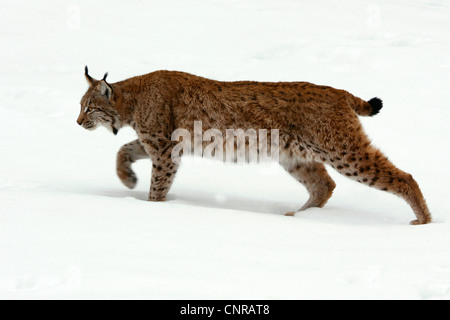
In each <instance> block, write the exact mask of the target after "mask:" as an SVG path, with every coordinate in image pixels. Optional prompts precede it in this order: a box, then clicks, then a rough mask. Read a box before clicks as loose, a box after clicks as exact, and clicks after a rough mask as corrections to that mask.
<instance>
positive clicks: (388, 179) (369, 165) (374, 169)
mask: <svg viewBox="0 0 450 320" xmlns="http://www.w3.org/2000/svg"><path fill="white" fill-rule="evenodd" d="M331 160H332V161H333V163H330V164H331V165H332V166H333V167H334V168H335V169H336V170H338V171H339V172H340V173H341V174H343V175H345V176H347V177H349V178H351V179H353V180H356V181H358V182H359V183H363V184H365V185H367V186H369V187H373V188H377V189H379V190H382V191H387V192H390V193H393V194H395V195H397V196H400V197H401V198H403V199H404V200H405V201H406V202H407V203H408V204H409V205H410V206H411V208H412V210H413V211H414V213H415V215H416V218H417V219H416V220H414V221H412V222H411V224H413V225H418V224H427V223H431V221H432V217H431V214H430V211H429V210H428V206H427V204H426V201H425V199H424V197H423V195H422V192H421V191H420V188H419V185H418V184H417V182H416V181H415V180H414V179H413V177H412V176H411V175H410V174H408V173H406V172H403V171H402V170H400V169H398V168H397V167H395V166H394V165H393V164H392V163H391V162H390V161H389V160H388V159H387V158H386V157H385V156H384V155H383V154H382V153H381V152H380V151H379V150H378V149H376V148H375V147H373V146H371V145H370V143H369V142H368V141H366V142H365V143H364V144H359V145H355V146H353V147H352V148H350V149H347V150H342V152H341V153H340V154H339V156H336V157H334V158H332V159H331Z"/></svg>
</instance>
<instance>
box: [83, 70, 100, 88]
mask: <svg viewBox="0 0 450 320" xmlns="http://www.w3.org/2000/svg"><path fill="white" fill-rule="evenodd" d="M84 76H85V77H86V80H87V82H88V83H89V85H90V86H92V85H93V84H94V83H96V82H97V80H95V79H94V78H92V77H91V76H90V75H89V70H88V67H87V66H86V67H84Z"/></svg>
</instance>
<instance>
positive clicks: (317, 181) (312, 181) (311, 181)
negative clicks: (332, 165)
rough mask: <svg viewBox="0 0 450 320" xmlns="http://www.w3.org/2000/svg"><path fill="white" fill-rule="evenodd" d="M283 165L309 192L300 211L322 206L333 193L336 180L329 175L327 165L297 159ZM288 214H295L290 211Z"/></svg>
mask: <svg viewBox="0 0 450 320" xmlns="http://www.w3.org/2000/svg"><path fill="white" fill-rule="evenodd" d="M283 167H284V168H285V169H286V170H287V171H288V172H289V173H290V174H291V176H292V177H293V178H294V179H296V180H297V181H299V182H300V183H301V184H303V185H304V186H305V187H306V189H307V190H308V192H309V200H308V201H307V202H306V203H305V205H304V206H303V207H302V208H300V210H299V211H304V210H306V209H309V208H314V207H317V208H322V207H324V206H325V204H326V203H327V202H328V200H329V199H330V198H331V196H332V195H333V190H334V188H335V187H336V184H335V182H334V181H333V179H331V177H330V176H329V175H328V173H327V170H326V168H325V166H324V165H323V164H322V163H319V162H315V161H295V162H292V163H290V164H288V165H283ZM286 215H287V216H293V215H295V212H288V213H287V214H286Z"/></svg>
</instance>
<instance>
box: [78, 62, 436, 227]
mask: <svg viewBox="0 0 450 320" xmlns="http://www.w3.org/2000/svg"><path fill="white" fill-rule="evenodd" d="M85 76H86V79H87V81H88V83H89V85H90V87H89V89H88V91H87V92H86V94H85V95H84V97H83V98H82V100H81V113H80V116H79V117H78V120H77V122H78V124H79V125H81V126H83V127H84V128H85V129H94V128H96V127H97V126H98V125H104V126H106V127H108V128H109V129H111V131H112V132H113V133H114V134H117V132H118V131H119V130H120V128H122V127H123V126H127V125H128V126H131V127H132V128H133V129H134V130H135V131H136V133H137V135H138V139H137V140H135V141H133V142H130V143H128V144H126V145H124V146H123V147H122V148H121V149H120V151H119V153H118V155H117V173H118V175H119V178H120V179H121V181H122V182H123V183H124V184H125V185H126V186H127V187H128V188H134V187H135V186H136V182H137V178H136V175H135V174H134V172H133V170H132V169H131V165H132V163H134V162H135V161H137V160H139V159H144V158H150V159H151V160H152V163H153V170H152V178H151V187H150V194H149V200H150V201H164V200H165V199H166V195H167V193H168V192H169V189H170V187H171V185H172V182H173V180H174V178H175V174H176V172H177V169H178V164H175V163H174V162H173V161H172V159H171V153H172V150H173V148H174V146H175V145H176V144H177V142H175V141H172V139H171V135H172V132H174V130H175V129H177V128H184V129H187V130H189V131H190V132H191V133H193V129H194V121H202V124H203V130H208V129H210V128H215V129H218V130H220V131H221V132H225V130H226V129H243V130H248V129H268V130H269V131H270V130H271V129H272V130H274V129H278V130H279V145H280V150H279V152H280V164H281V165H282V166H283V167H284V168H285V169H286V170H287V171H288V172H289V173H290V174H291V175H292V176H293V177H294V178H295V179H296V180H297V181H299V182H300V183H302V184H303V185H305V187H306V188H307V190H308V191H309V194H310V198H309V200H308V201H307V202H306V204H305V205H304V206H303V207H302V208H301V209H300V210H306V209H308V208H311V207H323V206H324V205H325V204H326V202H327V201H328V199H329V198H330V197H331V195H332V193H333V190H334V188H335V186H336V185H335V183H334V181H333V180H332V179H331V178H330V176H329V175H328V174H327V171H326V169H325V165H324V164H327V165H329V166H331V167H333V168H334V169H336V170H337V171H338V172H340V173H341V174H343V175H345V176H347V177H348V178H350V179H353V180H355V181H357V182H359V183H362V184H365V185H367V186H370V187H374V188H377V189H379V190H383V191H388V192H391V193H393V194H396V195H398V196H400V197H402V198H403V199H405V201H406V202H407V203H408V204H409V205H410V206H411V207H412V209H413V211H414V213H415V215H416V217H417V219H416V220H414V221H412V222H411V223H412V224H415V225H417V224H427V223H430V222H431V220H432V218H431V214H430V212H429V210H428V207H427V204H426V202H425V199H424V197H423V195H422V193H421V191H420V189H419V186H418V184H417V183H416V181H415V180H414V179H413V177H412V176H411V175H410V174H408V173H405V172H403V171H401V170H400V169H398V168H396V167H395V166H394V165H393V164H392V163H391V162H390V161H389V160H388V159H387V158H386V157H385V156H384V155H383V154H382V153H381V152H380V151H379V150H378V149H376V148H375V147H374V146H372V145H371V142H370V140H369V138H368V137H367V135H366V134H365V132H364V130H363V128H362V126H361V123H360V121H359V119H358V115H360V116H373V115H375V114H377V113H378V112H379V111H380V109H381V108H382V102H381V100H380V99H378V98H374V99H372V100H370V101H369V102H366V101H364V100H361V99H360V98H357V97H355V96H353V95H351V94H350V93H348V92H346V91H343V90H337V89H334V88H331V87H326V86H318V85H314V84H311V83H306V82H296V83H283V82H281V83H262V82H219V81H213V80H208V79H205V78H201V77H197V76H194V75H191V74H187V73H182V72H173V71H157V72H153V73H150V74H147V75H143V76H138V77H134V78H131V79H128V80H125V81H121V82H116V83H108V82H107V81H106V76H107V74H105V77H104V78H103V79H102V80H95V79H93V78H92V77H91V76H89V74H88V70H87V67H86V69H85ZM292 214H293V213H291V215H292ZM288 215H289V214H288Z"/></svg>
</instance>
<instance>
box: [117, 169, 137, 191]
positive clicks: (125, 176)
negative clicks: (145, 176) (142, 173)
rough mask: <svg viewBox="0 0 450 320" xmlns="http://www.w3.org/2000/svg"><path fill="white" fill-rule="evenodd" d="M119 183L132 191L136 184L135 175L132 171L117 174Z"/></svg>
mask: <svg viewBox="0 0 450 320" xmlns="http://www.w3.org/2000/svg"><path fill="white" fill-rule="evenodd" d="M118 175H119V178H120V181H122V183H123V184H124V185H125V186H126V187H127V188H129V189H134V188H135V187H136V184H137V181H138V179H137V177H136V174H135V173H134V172H133V171H131V170H130V171H126V172H123V171H121V172H118Z"/></svg>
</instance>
